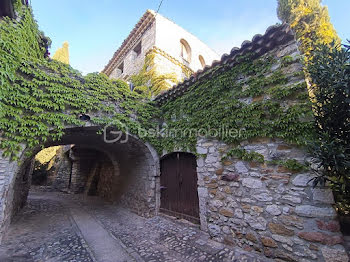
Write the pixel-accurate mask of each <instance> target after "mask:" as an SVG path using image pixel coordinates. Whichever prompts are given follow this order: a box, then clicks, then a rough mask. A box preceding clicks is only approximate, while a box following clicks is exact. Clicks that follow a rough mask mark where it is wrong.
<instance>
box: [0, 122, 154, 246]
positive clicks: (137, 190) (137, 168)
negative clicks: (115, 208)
mask: <svg viewBox="0 0 350 262" xmlns="http://www.w3.org/2000/svg"><path fill="white" fill-rule="evenodd" d="M100 128H101V127H91V126H89V125H88V126H87V127H83V128H76V129H75V128H67V129H66V131H65V135H64V136H63V137H62V139H61V140H60V141H59V143H58V144H57V143H56V144H47V145H46V146H48V147H49V146H53V145H67V144H68V145H71V144H75V145H76V146H77V149H78V150H77V151H76V152H74V151H73V153H71V154H70V157H69V159H64V160H63V163H65V164H64V167H65V168H66V167H71V169H72V172H71V173H70V172H69V170H67V169H65V170H63V169H59V170H58V173H57V176H56V180H55V181H56V182H57V187H56V189H59V190H63V191H68V192H73V193H86V194H95V195H99V196H101V197H103V198H105V199H107V200H110V201H112V202H120V203H121V204H123V205H125V206H127V207H129V208H130V209H132V210H134V211H135V212H136V213H138V214H139V215H142V216H147V217H149V216H154V215H156V214H157V212H158V210H159V201H160V196H159V158H158V155H157V153H156V152H155V150H154V149H153V148H152V147H151V146H150V145H149V144H147V143H146V144H145V143H143V142H141V141H140V140H138V139H137V138H135V137H133V136H131V135H129V139H128V142H127V143H114V144H107V143H104V141H103V139H101V135H98V134H96V131H97V130H98V129H100ZM79 148H80V149H79ZM82 149H84V150H85V152H82V151H84V150H82ZM38 151H40V148H38V149H37V150H34V152H33V154H32V155H31V156H29V157H28V156H26V155H25V154H24V153H23V154H22V156H21V158H20V159H19V161H18V162H17V161H10V159H8V158H6V157H4V156H3V155H2V154H0V167H1V169H0V196H1V198H0V200H1V201H0V209H1V213H0V214H1V216H0V241H1V239H2V237H3V236H4V233H5V232H6V229H7V227H8V225H9V223H10V222H11V217H12V216H13V214H15V212H16V211H17V210H19V209H20V208H21V207H22V206H23V204H24V203H25V201H26V198H27V194H28V190H29V186H30V179H24V177H27V176H26V174H31V171H30V170H29V169H28V168H30V167H31V166H32V162H31V161H32V159H33V158H34V156H35V154H36V153H37V152H38ZM79 151H80V152H79ZM23 152H25V151H23ZM92 152H95V153H93V154H95V155H94V157H92V158H91V156H92ZM96 152H100V153H99V154H98V155H96ZM0 153H2V152H0ZM68 161H69V162H68ZM20 162H21V163H23V164H22V165H18V163H20ZM29 164H30V165H29ZM96 164H97V165H96ZM69 179H70V180H71V181H70V182H69ZM57 180H60V181H57ZM94 180H95V181H98V183H95V182H94ZM55 181H53V184H52V185H53V186H54V185H55ZM24 182H25V183H24ZM94 183H95V184H94ZM67 185H68V189H67V188H66V186H67Z"/></svg>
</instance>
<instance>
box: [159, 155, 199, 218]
mask: <svg viewBox="0 0 350 262" xmlns="http://www.w3.org/2000/svg"><path fill="white" fill-rule="evenodd" d="M196 168H197V164H196V157H195V156H194V155H192V154H189V153H172V154H169V155H167V156H166V157H165V158H163V159H162V160H161V176H160V184H161V206H160V208H161V211H162V212H163V213H166V214H169V215H172V216H176V217H180V218H185V219H187V220H190V221H192V222H196V223H198V222H199V203H198V192H197V170H196Z"/></svg>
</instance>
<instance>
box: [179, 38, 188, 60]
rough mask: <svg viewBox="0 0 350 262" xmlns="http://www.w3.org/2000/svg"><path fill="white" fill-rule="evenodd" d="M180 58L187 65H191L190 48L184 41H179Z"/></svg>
mask: <svg viewBox="0 0 350 262" xmlns="http://www.w3.org/2000/svg"><path fill="white" fill-rule="evenodd" d="M180 45H181V53H180V54H181V57H182V58H183V59H184V60H185V61H186V62H188V63H191V47H190V45H189V44H188V43H187V41H186V40H185V39H181V40H180Z"/></svg>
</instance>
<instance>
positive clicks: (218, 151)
mask: <svg viewBox="0 0 350 262" xmlns="http://www.w3.org/2000/svg"><path fill="white" fill-rule="evenodd" d="M159 17H160V16H159ZM157 19H158V16H157V17H155V14H154V13H152V12H151V11H148V12H147V13H146V14H145V15H144V17H143V18H142V19H141V21H140V23H139V24H138V25H137V26H136V29H135V31H140V33H139V34H137V33H136V32H134V33H132V34H131V35H130V36H129V38H128V39H127V40H126V42H125V44H123V45H122V47H121V49H120V50H119V51H117V53H116V55H115V57H114V58H113V59H112V60H111V62H110V64H109V66H108V67H107V68H106V69H105V70H104V71H105V72H106V73H107V75H109V76H110V77H113V76H111V74H112V73H113V70H115V69H118V65H120V64H118V63H117V62H118V61H119V62H121V61H124V62H125V64H124V66H125V70H126V68H127V67H130V65H131V64H133V63H131V60H129V61H127V60H125V59H126V58H128V57H129V58H131V57H130V56H131V55H132V54H133V53H132V52H131V53H130V50H133V52H134V53H136V54H137V52H140V51H139V50H140V49H138V48H136V47H137V46H138V43H140V42H139V41H140V39H143V38H141V36H145V37H146V35H147V32H148V33H149V34H150V33H151V31H149V30H147V28H148V29H149V28H153V27H152V25H153V26H154V25H157ZM160 19H162V18H160ZM168 22H169V21H168ZM169 23H171V22H169ZM147 25H148V26H151V27H147ZM157 28H158V29H160V28H161V26H158V27H157V26H156V27H154V28H153V29H152V30H153V33H155V32H157ZM142 31H143V32H145V34H142V33H141V32H142ZM150 35H151V34H150ZM150 35H148V36H150ZM156 35H157V34H155V35H154V36H151V37H150V38H152V39H154V41H155V43H158V42H157V37H156ZM136 36H139V38H137V37H136ZM181 37H182V36H181ZM181 39H182V38H180V37H179V38H178V41H174V44H176V43H175V42H177V44H178V43H179V42H180V43H181ZM183 39H185V40H186V41H187V43H188V44H191V39H190V38H189V36H187V37H185V38H183ZM144 42H145V40H142V41H141V53H140V54H142V48H144V47H143V45H142V43H144ZM128 43H129V44H128ZM132 43H133V44H132ZM159 43H161V41H159ZM182 43H184V42H182ZM177 44H176V45H177ZM127 46H129V47H130V49H128V48H127ZM184 46H185V44H184ZM193 47H194V46H192V47H191V48H192V49H194V48H193ZM131 48H133V49H131ZM135 48H136V51H135ZM159 48H162V46H161V45H159ZM174 50H177V51H179V52H180V51H181V45H180V47H179V46H178V48H174ZM170 51H171V49H169V50H168V52H169V55H171V53H170ZM194 53H195V52H194V51H193V50H192V56H191V58H192V59H193V60H191V61H188V62H191V63H192V62H193V63H197V62H198V61H197V62H195V60H194V58H197V56H196V57H195V56H194V55H193V54H194ZM180 54H181V52H180ZM182 54H183V55H184V52H183V53H182ZM174 55H175V54H174ZM204 55H205V54H203V57H204V59H206V57H205V56H204ZM299 55H300V53H299V51H298V43H297V42H296V41H295V37H294V33H293V32H292V31H291V29H290V28H289V27H288V26H287V25H276V26H272V27H270V28H268V29H267V31H266V33H265V34H264V35H256V36H255V37H254V38H253V39H252V41H245V42H244V43H243V44H242V46H241V48H235V49H232V51H231V53H230V54H227V55H223V56H222V58H221V60H220V61H218V62H214V63H213V64H212V66H211V67H205V68H204V70H203V71H199V72H198V73H197V74H193V75H192V76H191V77H190V78H189V79H186V80H185V81H184V82H182V83H181V84H179V85H177V86H175V87H173V88H172V89H170V90H168V91H166V92H165V93H162V94H161V95H159V96H158V97H157V98H156V99H155V102H156V104H157V106H158V107H159V109H160V110H165V109H164V108H163V107H162V106H163V105H164V104H167V103H170V102H171V101H175V102H179V101H180V100H181V99H188V100H190V101H191V102H192V100H193V99H194V97H193V96H194V95H196V96H197V98H198V97H199V99H200V100H201V101H203V104H204V102H205V100H206V99H207V100H208V99H209V98H208V97H207V92H202V93H199V94H198V93H194V92H196V91H197V90H198V88H199V84H200V83H205V84H207V83H212V82H210V81H211V80H213V81H216V80H218V79H219V80H222V78H223V77H228V75H227V73H228V72H230V70H234V68H235V67H238V66H240V64H241V63H242V57H245V59H247V61H246V63H247V64H245V65H246V67H248V68H251V66H252V65H253V63H254V62H256V61H257V60H261V61H271V64H270V66H269V67H267V68H266V71H263V72H261V75H259V77H260V78H259V79H268V78H269V77H270V80H271V81H269V82H268V83H267V84H266V83H265V84H266V86H265V85H263V84H262V83H263V82H262V81H258V82H254V83H252V82H249V81H250V80H251V78H252V77H251V75H250V76H249V75H244V74H243V73H241V72H240V73H241V74H238V75H236V76H234V77H232V76H230V77H231V78H230V79H228V80H229V81H216V84H215V86H214V85H211V84H207V86H206V88H208V89H210V90H213V89H214V88H217V89H219V90H224V91H227V92H231V94H232V96H230V97H229V99H233V97H234V96H233V95H234V94H237V93H239V91H241V90H238V89H239V88H241V85H243V86H244V90H245V91H247V90H248V91H249V88H251V90H253V91H256V89H258V90H259V91H260V92H259V93H254V92H252V93H245V94H243V95H242V96H240V97H238V98H237V97H236V98H235V99H237V100H238V103H237V105H239V107H245V108H250V109H254V107H255V106H259V105H262V104H263V103H264V102H266V101H267V102H266V103H268V102H271V103H270V106H273V108H276V107H278V108H279V109H283V110H284V111H288V110H289V109H291V108H292V109H293V107H294V106H295V105H296V104H298V103H299V102H298V99H297V97H301V99H304V100H305V101H303V102H304V103H305V104H306V106H307V105H308V103H307V101H308V94H307V89H306V86H305V79H304V75H303V71H302V65H301V63H300V59H299ZM178 58H179V57H178ZM269 58H272V60H269ZM118 59H120V60H118ZM122 59H124V60H122ZM164 59H170V56H169V58H168V57H165V56H164ZM174 59H176V58H175V57H174ZM187 59H188V57H187ZM198 60H199V58H198ZM209 60H210V59H209ZM209 60H208V59H207V60H206V61H209ZM140 61H141V60H140ZM127 63H130V64H129V65H127ZM137 63H139V64H141V62H137V61H136V60H134V64H135V66H134V68H136V67H137V66H136V65H137ZM182 64H183V63H182ZM258 65H259V64H258ZM194 69H196V68H194ZM253 71H254V70H253ZM276 71H279V72H281V73H282V74H283V76H284V82H283V85H280V84H278V82H277V83H276V82H275V81H272V79H271V76H273V75H274V73H275V72H276ZM128 72H136V69H135V71H132V70H131V69H130V71H128ZM117 73H118V71H117ZM119 73H121V72H119ZM253 73H254V72H253ZM48 74H49V73H48ZM130 74H131V73H130ZM121 75H122V77H124V78H127V74H126V71H123V73H121ZM119 76H120V75H119ZM59 77H61V76H59ZM220 77H222V78H221V79H220ZM28 79H30V78H28ZM83 80H84V79H81V78H77V79H76V81H81V82H80V84H81V87H82V88H86V86H84V81H83ZM226 80H227V79H226ZM28 81H30V80H28ZM242 83H243V84H242ZM253 84H255V85H254V86H253ZM195 85H197V86H196V87H197V88H191V87H193V86H195ZM213 87H214V88H213ZM253 87H254V88H256V89H253ZM242 89H243V88H242ZM206 90H207V89H206ZM206 90H205V91H206ZM271 90H272V91H271ZM286 90H287V91H288V90H289V91H290V90H292V91H296V93H293V94H288V95H285V94H284V93H285V92H282V93H281V92H279V91H286ZM220 94H221V93H220ZM192 95H193V96H192ZM276 95H280V99H276V98H274V96H276ZM185 102H186V101H185ZM214 102H215V101H214ZM218 102H219V101H218ZM113 103H114V104H113V108H114V109H115V111H117V112H120V114H121V115H122V114H124V112H123V110H122V107H121V104H122V103H123V100H117V101H116V100H113ZM218 104H220V103H218ZM185 105H186V104H185ZM198 106H199V105H198ZM205 106H207V105H205ZM214 106H215V105H214V103H211V104H210V105H208V110H209V109H210V107H214ZM265 106H266V104H265ZM177 109H178V108H175V109H174V110H177ZM308 110H310V112H311V108H308ZM193 111H195V110H193ZM197 111H199V110H197ZM291 111H292V112H291V113H294V112H295V111H293V110H291ZM60 112H61V111H60ZM62 112H63V113H65V114H67V115H68V114H70V113H71V112H69V108H66V109H63V110H62ZM232 112H234V111H233V109H232V108H225V105H223V106H222V110H221V112H219V113H220V114H222V115H223V116H224V117H226V116H227V117H228V116H232V115H233V113H232ZM251 112H253V113H254V112H256V111H251ZM86 113H88V114H89V115H90V116H91V119H92V118H93V117H94V118H96V119H99V118H107V119H108V118H111V115H112V112H110V113H109V114H108V113H106V112H105V113H101V112H98V111H93V110H92V111H91V112H86ZM192 113H193V112H192ZM216 113H217V114H218V112H217V111H216ZM234 116H235V115H234ZM133 117H135V118H136V117H137V116H133ZM189 117H190V116H189V115H180V116H179V117H174V118H173V119H168V120H166V123H167V124H170V122H172V121H180V120H181V118H182V119H185V120H186V121H187V120H188V119H189ZM235 117H237V119H238V120H240V119H239V118H243V117H244V115H243V116H242V115H241V116H235ZM269 117H270V119H271V116H269V115H267V114H260V115H259V118H258V119H259V121H261V122H259V123H260V124H261V123H263V124H264V123H266V122H263V120H264V119H268V118H269ZM131 118H132V117H131V116H130V120H131V121H132V119H131ZM204 118H205V117H204ZM207 120H208V121H209V118H208V119H203V121H207ZM296 121H297V122H298V124H300V125H299V126H303V123H305V122H310V121H309V120H308V119H303V118H301V117H300V118H299V115H298V118H297V120H296ZM188 122H189V121H188ZM269 123H270V124H271V123H272V122H271V121H270V122H269ZM101 127H102V128H103V126H101V125H100V124H98V122H92V121H90V117H88V118H86V119H85V122H84V124H83V125H79V126H77V125H74V126H72V125H68V124H66V125H65V126H62V127H61V130H62V132H63V136H62V137H61V138H60V139H59V140H57V141H46V142H41V144H40V145H38V146H37V147H36V148H34V149H33V150H31V151H30V152H31V154H29V155H28V154H25V153H28V152H29V151H28V148H27V145H25V144H21V148H22V151H21V153H20V154H19V159H18V160H15V161H11V159H10V158H9V157H7V156H6V155H4V154H3V151H2V150H0V239H1V238H2V237H3V236H4V234H5V233H6V230H7V229H8V225H9V223H10V221H11V217H12V216H13V214H15V212H16V211H17V210H19V209H20V208H21V207H22V206H23V205H24V204H25V201H26V197H27V193H28V190H29V187H30V173H31V172H32V168H33V167H32V159H33V157H34V156H35V154H36V153H37V152H39V151H40V150H41V146H43V147H49V146H54V145H71V144H74V145H75V146H76V148H75V150H73V151H72V154H71V155H70V156H69V157H70V159H71V161H70V162H69V161H67V162H66V165H67V166H70V167H71V170H72V171H71V173H62V175H60V177H61V182H60V183H61V184H64V186H68V187H69V185H70V189H71V190H72V191H73V192H87V191H89V192H91V193H93V194H97V195H100V196H102V197H105V198H108V199H110V198H114V197H116V198H117V199H118V200H119V201H120V202H121V203H122V204H123V205H124V206H126V207H128V208H130V209H133V210H134V211H135V212H137V213H138V214H140V215H143V216H155V215H158V214H159V213H160V212H163V213H168V214H169V213H170V214H172V215H174V216H176V217H183V218H186V219H189V220H194V221H196V222H198V223H199V224H200V227H201V229H202V230H203V231H206V232H208V233H209V235H210V236H211V237H212V238H213V239H215V240H217V241H220V242H224V243H227V244H230V245H234V246H239V247H242V248H244V249H245V250H248V251H253V250H255V251H257V252H260V253H261V255H263V256H266V257H269V258H273V259H276V260H277V261H326V262H331V261H348V256H347V253H346V251H345V249H344V246H343V242H344V241H343V236H342V233H341V228H340V225H339V221H338V218H337V213H336V212H335V209H334V208H333V206H332V204H333V203H334V199H333V195H332V192H331V190H330V189H329V188H327V187H316V188H313V187H312V186H311V185H310V184H309V183H308V182H309V181H310V179H311V178H312V177H313V176H314V174H313V173H312V172H311V170H310V169H309V168H305V169H300V170H292V169H290V168H288V167H286V166H283V165H280V164H278V163H277V164H271V163H269V162H268V161H272V160H276V158H277V159H278V160H280V161H285V160H293V161H294V162H297V163H303V162H304V161H305V160H308V156H307V154H306V151H305V149H304V148H302V147H300V146H298V145H296V144H293V143H292V142H288V141H286V140H285V139H284V138H283V139H282V138H281V137H278V136H277V135H275V133H273V132H272V131H271V130H270V131H271V133H266V134H265V135H261V136H256V137H254V138H251V139H246V140H242V141H240V144H239V146H240V147H241V148H242V149H244V150H246V151H247V152H249V153H256V154H259V155H260V156H263V157H264V160H266V161H264V162H262V163H261V162H257V161H253V160H251V159H250V160H249V159H245V160H244V159H243V158H239V157H237V156H230V157H225V152H226V151H227V150H228V149H229V147H230V146H231V145H230V144H229V143H225V142H224V141H221V140H218V138H213V137H210V136H206V137H203V136H198V137H195V142H196V147H195V148H194V149H192V150H189V149H187V148H173V149H172V150H168V151H165V150H164V152H157V151H156V150H155V149H154V148H153V146H152V145H151V144H149V143H148V142H145V141H143V140H141V139H140V138H139V137H137V134H128V135H129V139H128V140H127V141H125V143H122V142H121V141H116V142H113V143H106V141H105V140H104V134H100V133H98V131H99V130H101ZM289 127H290V126H289V123H288V122H287V123H286V124H285V125H281V126H280V128H281V130H280V131H281V132H282V131H283V130H282V129H288V128H289ZM53 128H54V127H53ZM252 128H255V126H253V127H252ZM253 130H254V129H253ZM105 132H106V131H105ZM294 133H295V135H297V133H298V130H293V135H294ZM124 136H126V134H124ZM97 170H100V171H101V172H99V171H97ZM97 181H100V182H99V183H96V182H97Z"/></svg>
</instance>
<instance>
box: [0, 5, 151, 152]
mask: <svg viewBox="0 0 350 262" xmlns="http://www.w3.org/2000/svg"><path fill="white" fill-rule="evenodd" d="M18 2H20V1H18ZM16 6H17V9H16V10H17V12H18V15H19V17H20V19H18V20H12V19H9V18H5V20H3V21H0V47H1V48H0V61H1V64H0V84H1V89H0V99H1V100H0V132H1V140H0V148H1V149H4V151H5V153H4V155H5V156H11V157H12V158H16V157H17V152H19V151H20V150H21V147H20V144H26V145H27V146H28V147H29V148H34V147H36V146H39V145H43V144H44V143H45V142H46V141H48V140H58V139H59V138H60V137H62V135H63V133H64V128H65V126H67V125H75V126H83V125H84V123H83V122H82V121H80V120H79V119H78V115H79V114H81V113H91V112H95V113H97V114H95V115H107V114H108V115H109V116H110V118H106V117H104V118H103V117H98V116H96V117H92V118H91V121H92V122H93V123H95V124H97V125H101V126H103V125H105V124H108V123H111V122H115V123H121V124H119V126H118V128H120V129H122V130H123V131H125V130H126V128H128V130H129V132H131V133H134V134H136V133H137V132H138V129H139V128H150V127H154V126H155V125H156V123H153V122H152V121H151V119H152V118H155V117H154V115H155V114H157V109H156V107H154V106H152V105H151V104H150V103H144V101H143V98H142V96H140V95H138V94H137V93H135V92H131V91H130V90H129V88H128V86H127V84H126V83H124V82H122V81H120V80H117V81H111V80H109V79H108V78H107V77H106V76H105V75H101V74H97V73H95V74H89V75H87V76H86V77H82V76H81V74H80V73H79V72H78V71H76V70H74V69H72V68H71V67H70V66H69V65H65V64H63V63H61V62H58V61H53V60H49V59H47V58H45V55H46V52H47V50H46V48H45V46H43V45H42V34H41V33H40V31H39V30H38V27H37V24H36V22H35V21H34V19H33V17H32V14H31V10H30V9H29V8H27V7H25V6H22V5H21V4H20V3H17V5H16ZM116 106H118V108H119V109H120V111H121V112H120V111H118V110H117V108H116ZM135 115H137V119H135V117H134V116H135Z"/></svg>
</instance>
